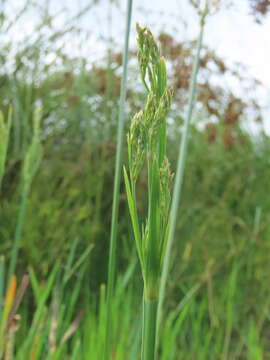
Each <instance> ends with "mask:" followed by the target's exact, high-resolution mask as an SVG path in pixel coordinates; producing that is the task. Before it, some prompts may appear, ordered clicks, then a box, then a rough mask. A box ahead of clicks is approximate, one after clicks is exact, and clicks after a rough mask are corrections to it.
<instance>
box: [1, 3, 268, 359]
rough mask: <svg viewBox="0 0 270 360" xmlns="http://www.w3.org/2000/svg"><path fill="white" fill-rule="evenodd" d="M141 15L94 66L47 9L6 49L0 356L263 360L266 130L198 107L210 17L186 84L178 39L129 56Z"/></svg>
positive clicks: (154, 42)
mask: <svg viewBox="0 0 270 360" xmlns="http://www.w3.org/2000/svg"><path fill="white" fill-rule="evenodd" d="M211 4H212V2H211V1H210V5H211ZM132 6H133V4H132V1H127V10H126V14H125V16H126V20H125V21H126V22H125V24H126V25H125V26H126V32H125V36H124V35H123V39H122V40H121V43H122V44H123V53H121V54H119V53H115V52H114V49H113V47H111V46H110V44H107V46H108V52H107V54H106V56H105V60H104V59H103V60H100V62H95V63H91V62H87V59H84V58H79V57H75V56H74V57H72V56H70V57H67V56H66V54H64V53H62V50H61V46H60V47H59V48H58V43H57V41H56V39H61V41H65V36H66V33H67V32H69V33H72V32H73V31H74V32H75V34H76V29H74V28H72V29H70V28H69V27H68V26H67V29H63V33H54V34H51V32H50V33H46V31H43V29H44V28H46V26H47V27H49V26H50V25H48V24H49V22H48V18H46V16H44V18H42V19H41V23H40V26H39V27H38V28H37V29H36V30H35V31H36V32H35V34H37V35H39V36H36V37H33V39H32V38H31V39H28V40H29V42H28V43H27V42H25V43H23V44H20V47H19V45H18V44H13V42H12V41H11V40H10V42H7V43H3V45H1V46H2V47H1V49H2V53H3V56H2V58H1V59H0V61H1V64H2V67H3V72H1V74H0V87H1V92H0V108H1V114H0V240H1V241H0V359H1V360H2V359H3V360H57V359H58V360H101V359H103V360H110V359H111V360H113V359H115V360H138V359H141V360H197V359H198V360H238V359H239V360H242V359H243V360H246V359H247V360H264V359H268V358H269V359H270V346H269V331H270V323H269V314H270V288H269V284H268V274H269V272H270V265H269V250H270V245H269V236H270V215H269V208H270V198H269V196H268V194H269V191H270V181H269V178H270V167H269V156H270V139H269V136H268V135H267V134H265V133H263V132H261V133H258V134H257V135H256V136H253V135H252V134H251V133H249V132H248V131H247V130H245V127H244V126H242V124H244V122H245V121H252V120H253V119H252V112H247V113H244V112H243V111H242V110H241V111H240V110H239V111H238V110H235V108H233V107H232V106H231V107H230V108H229V110H230V112H229V111H227V112H224V111H223V110H224V109H223V108H222V106H223V105H224V104H223V103H222V101H223V99H225V97H226V93H222V94H221V95H222V96H221V95H220V93H219V95H220V98H218V99H215V100H216V104H215V106H218V111H216V112H215V113H214V112H213V109H212V108H211V107H210V106H209V107H207V106H205V107H204V105H205V104H204V103H203V101H202V99H204V97H203V96H204V94H206V95H205V97H206V98H207V96H208V95H209V93H207V92H206V89H209V88H206V87H205V86H202V83H201V81H202V80H201V79H202V78H200V70H202V71H205V65H204V61H203V60H204V59H205V48H204V47H203V30H204V26H207V19H208V16H211V15H212V8H211V7H210V8H208V7H205V8H201V11H200V13H199V15H198V23H199V24H200V25H201V27H200V29H201V30H200V32H199V34H198V39H197V40H196V41H195V42H194V44H192V46H193V45H194V48H190V49H191V50H190V51H188V50H187V51H186V52H184V55H185V56H187V59H189V61H191V60H192V64H190V63H189V61H186V64H189V67H188V68H186V72H188V73H189V77H188V84H187V85H181V86H182V87H181V88H178V87H177V86H176V85H175V81H173V79H174V78H173V77H172V76H171V72H172V69H173V66H174V65H175V61H176V60H175V59H174V58H173V56H175V55H173V53H172V52H171V53H170V56H168V58H166V53H169V52H168V48H166V46H165V45H166V44H167V46H168V44H169V43H170V41H171V40H170V41H169V38H168V37H167V38H165V37H164V36H165V35H164V34H163V37H162V36H159V34H156V33H153V34H152V32H151V30H150V29H148V28H147V27H144V24H140V25H137V48H136V51H135V49H133V48H130V45H129V43H130V36H132V35H130V34H132V32H131V33H130V30H132V22H131V20H132ZM18 18H19V16H18ZM135 20H136V19H135ZM1 21H2V27H3V30H4V31H6V32H7V34H8V31H9V30H10V28H12V26H14V23H12V21H10V19H9V18H8V17H6V18H3V20H1ZM46 21H47V22H46ZM68 25H69V24H68ZM50 31H52V29H50ZM5 41H8V40H5ZM7 44H8V46H7ZM173 46H174V47H173V48H172V49H174V50H175V49H176V45H173ZM183 48H184V47H183ZM178 50H179V49H178ZM9 51H10V53H12V54H14V52H15V55H14V61H11V60H10V59H9V58H8V53H9ZM48 53H50V54H54V56H55V59H57V61H55V63H53V64H51V65H48V64H46V62H43V58H44V57H45V55H46V54H48ZM163 54H164V55H165V57H163ZM181 54H182V53H181ZM178 55H179V54H178V53H177V54H176V57H177V56H178ZM184 55H183V56H184ZM190 59H191V60H190ZM128 60H130V62H128ZM135 60H136V61H135ZM57 64H58V65H57ZM59 64H60V65H59ZM183 64H184V62H183ZM192 69H193V70H192ZM181 74H182V73H181ZM179 76H180V75H179ZM181 76H183V75H181ZM181 76H180V77H181ZM181 79H183V78H181ZM174 80H175V79H174ZM183 84H184V83H183ZM219 91H221V90H220V89H219ZM179 94H180V95H179ZM207 94H208V95H207ZM196 95H197V96H196ZM181 99H182V102H181ZM212 100H213V99H212ZM234 101H235V99H234ZM207 102H209V104H210V105H211V104H212V103H211V98H210V100H209V99H208V100H207ZM232 103H233V104H237V105H239V104H240V100H239V99H237V102H236V103H235V102H232ZM243 103H244V100H243ZM202 104H204V105H202ZM217 104H218V105H217ZM241 104H242V103H241ZM211 109H212V110H211ZM210 110H211V111H212V112H211V111H210ZM233 110H234V112H233ZM229 115H230V116H229ZM201 124H204V126H201ZM268 190H269V191H268Z"/></svg>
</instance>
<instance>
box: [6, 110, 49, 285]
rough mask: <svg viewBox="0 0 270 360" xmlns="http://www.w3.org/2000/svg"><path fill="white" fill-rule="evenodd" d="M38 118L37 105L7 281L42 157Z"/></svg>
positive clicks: (15, 255) (17, 248) (23, 171)
mask: <svg viewBox="0 0 270 360" xmlns="http://www.w3.org/2000/svg"><path fill="white" fill-rule="evenodd" d="M40 120H41V108H39V107H37V108H36V110H35V115H34V123H33V128H34V131H33V138H32V143H31V145H30V147H29V149H28V151H27V153H26V156H25V159H24V162H23V168H22V188H21V203H20V208H19V214H18V221H17V225H16V230H15V237H14V242H13V245H12V249H11V256H10V263H9V268H8V275H7V281H8V283H9V281H10V280H11V277H12V276H13V275H14V273H15V269H16V263H17V258H18V252H19V249H20V246H21V239H22V231H23V224H24V218H25V212H26V207H27V202H28V196H29V192H30V188H31V183H32V181H33V179H34V176H35V174H36V172H37V170H38V167H39V165H40V162H41V157H42V146H41V143H40V136H39V132H40Z"/></svg>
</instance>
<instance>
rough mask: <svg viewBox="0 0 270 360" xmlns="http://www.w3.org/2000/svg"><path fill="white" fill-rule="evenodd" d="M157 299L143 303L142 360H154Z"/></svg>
mask: <svg viewBox="0 0 270 360" xmlns="http://www.w3.org/2000/svg"><path fill="white" fill-rule="evenodd" d="M157 307H158V300H157V299H147V298H146V296H144V301H143V340H142V341H143V343H142V360H154V359H155V358H156V356H155V351H156V350H155V348H156V325H157Z"/></svg>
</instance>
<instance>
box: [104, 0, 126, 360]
mask: <svg viewBox="0 0 270 360" xmlns="http://www.w3.org/2000/svg"><path fill="white" fill-rule="evenodd" d="M132 1H133V0H128V2H127V15H126V30H125V44H124V58H123V76H122V81H121V92H120V102H119V115H118V129H117V151H116V161H115V174H114V189H113V207H112V222H111V236H110V253H109V265H108V285H107V309H106V325H105V326H106V328H105V346H104V354H103V359H104V360H108V359H109V358H110V356H109V345H110V333H111V328H112V326H111V313H112V308H111V303H112V296H113V289H114V282H115V272H116V271H115V263H116V243H117V224H118V209H119V191H120V178H121V169H122V152H123V138H124V122H125V100H126V91H127V90H126V89H127V65H128V51H129V36H130V26H131V14H132Z"/></svg>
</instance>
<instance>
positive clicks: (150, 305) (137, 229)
mask: <svg viewBox="0 0 270 360" xmlns="http://www.w3.org/2000/svg"><path fill="white" fill-rule="evenodd" d="M137 34H138V38H137V41H138V47H139V51H138V62H139V68H140V74H141V79H142V82H143V84H144V86H145V89H146V91H147V93H148V94H147V99H146V104H145V107H144V109H143V110H142V111H140V112H138V113H137V114H136V115H135V116H134V117H133V119H132V120H131V125H130V130H129V132H128V136H127V143H128V169H127V170H126V169H125V168H124V178H125V185H126V193H127V200H128V206H129V212H130V216H131V222H132V227H133V232H134V237H135V242H136V248H137V253H138V257H139V262H140V266H141V271H142V277H143V283H144V293H143V333H142V334H143V339H142V359H143V360H153V359H155V345H156V325H157V306H158V296H159V284H160V276H161V271H162V266H163V258H164V251H165V249H166V243H167V236H168V229H169V213H170V204H171V195H170V188H171V183H172V173H171V171H170V165H169V161H168V159H167V156H166V143H167V139H166V121H165V118H166V115H167V113H168V111H169V108H170V104H171V98H172V92H171V90H170V89H169V88H168V87H167V72H166V65H165V61H164V58H163V57H161V55H160V51H159V49H158V46H157V44H156V42H155V40H154V38H153V35H152V33H151V32H150V30H149V29H148V28H146V27H140V26H139V25H137ZM145 163H146V164H147V174H148V212H147V217H146V219H145V220H144V221H143V222H142V224H140V222H139V216H138V211H137V206H136V184H137V179H138V177H139V175H140V172H141V170H142V167H143V166H144V164H145Z"/></svg>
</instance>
